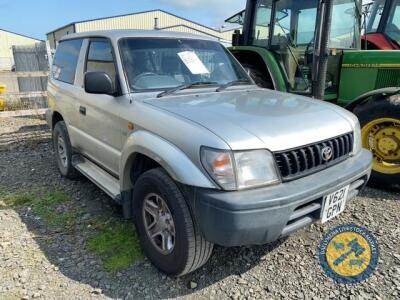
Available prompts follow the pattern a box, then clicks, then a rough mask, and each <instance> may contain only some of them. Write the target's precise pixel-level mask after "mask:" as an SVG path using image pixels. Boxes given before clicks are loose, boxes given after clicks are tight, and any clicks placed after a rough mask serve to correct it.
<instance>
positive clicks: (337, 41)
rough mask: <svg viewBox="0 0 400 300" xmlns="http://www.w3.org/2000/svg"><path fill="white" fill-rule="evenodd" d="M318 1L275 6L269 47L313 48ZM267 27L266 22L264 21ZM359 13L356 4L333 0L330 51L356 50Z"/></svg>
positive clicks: (289, 1) (285, 0) (287, 0)
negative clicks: (334, 49) (337, 49)
mask: <svg viewBox="0 0 400 300" xmlns="http://www.w3.org/2000/svg"><path fill="white" fill-rule="evenodd" d="M318 4H319V1H317V0H304V1H292V0H280V1H277V2H276V15H275V19H274V26H273V36H272V41H271V44H272V45H280V46H287V45H289V46H291V47H302V46H312V45H313V44H314V39H315V29H316V25H317V24H316V22H317V18H318V13H321V12H318V7H319V6H318ZM266 23H267V24H268V23H269V22H268V21H266ZM359 40H360V11H359V7H358V4H357V1H356V0H333V10H332V23H331V30H330V35H329V47H330V48H339V49H353V48H357V47H358V46H359Z"/></svg>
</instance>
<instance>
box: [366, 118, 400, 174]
mask: <svg viewBox="0 0 400 300" xmlns="http://www.w3.org/2000/svg"><path fill="white" fill-rule="evenodd" d="M361 136H362V144H363V147H364V148H367V149H369V150H371V151H372V153H373V155H374V160H373V164H372V169H373V170H374V171H376V172H379V173H383V174H398V173H400V120H399V119H394V118H379V119H375V120H372V121H371V122H369V123H367V124H366V125H365V126H364V127H363V128H362V129H361Z"/></svg>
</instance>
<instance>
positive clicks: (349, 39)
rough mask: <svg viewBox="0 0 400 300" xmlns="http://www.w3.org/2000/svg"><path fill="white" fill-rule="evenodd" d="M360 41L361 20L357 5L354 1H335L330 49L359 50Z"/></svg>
mask: <svg viewBox="0 0 400 300" xmlns="http://www.w3.org/2000/svg"><path fill="white" fill-rule="evenodd" d="M359 40H360V19H359V11H358V7H357V3H356V2H355V1H354V0H334V1H333V11H332V26H331V34H330V40H329V47H330V48H339V49H354V48H358V44H359Z"/></svg>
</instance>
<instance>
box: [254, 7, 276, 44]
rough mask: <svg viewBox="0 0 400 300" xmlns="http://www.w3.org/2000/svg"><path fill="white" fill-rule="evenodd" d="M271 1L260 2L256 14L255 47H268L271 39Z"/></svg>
mask: <svg viewBox="0 0 400 300" xmlns="http://www.w3.org/2000/svg"><path fill="white" fill-rule="evenodd" d="M271 7H272V1H271V0H258V1H257V3H256V11H255V14H254V21H253V24H254V25H253V26H254V31H253V32H254V36H253V45H254V46H263V47H266V46H267V44H268V38H269V27H270V22H271Z"/></svg>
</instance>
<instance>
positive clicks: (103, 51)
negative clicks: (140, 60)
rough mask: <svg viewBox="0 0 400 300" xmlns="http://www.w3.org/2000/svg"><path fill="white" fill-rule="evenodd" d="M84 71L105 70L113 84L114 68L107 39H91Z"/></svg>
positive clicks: (110, 47)
mask: <svg viewBox="0 0 400 300" xmlns="http://www.w3.org/2000/svg"><path fill="white" fill-rule="evenodd" d="M86 72H105V73H107V74H108V75H109V76H110V78H111V79H112V81H113V83H114V84H115V77H116V69H115V64H114V58H113V54H112V46H111V44H110V42H109V41H106V40H104V41H91V42H90V44H89V52H88V56H87V62H86Z"/></svg>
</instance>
